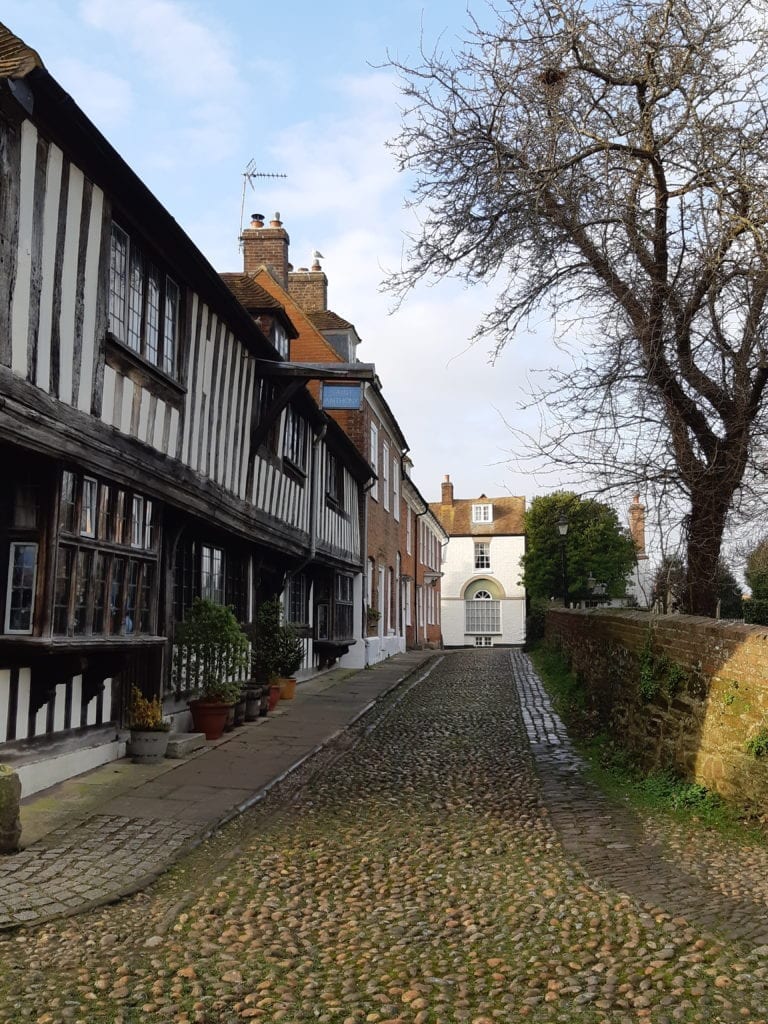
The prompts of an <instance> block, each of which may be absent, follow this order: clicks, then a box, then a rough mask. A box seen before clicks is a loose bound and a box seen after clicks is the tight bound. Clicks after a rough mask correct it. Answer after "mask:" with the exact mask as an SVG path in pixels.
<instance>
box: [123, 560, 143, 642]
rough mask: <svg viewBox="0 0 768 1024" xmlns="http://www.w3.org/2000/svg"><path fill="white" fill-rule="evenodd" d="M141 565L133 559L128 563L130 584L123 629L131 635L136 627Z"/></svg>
mask: <svg viewBox="0 0 768 1024" xmlns="http://www.w3.org/2000/svg"><path fill="white" fill-rule="evenodd" d="M140 574H141V565H140V563H139V562H135V561H133V560H131V561H130V562H129V563H128V586H127V587H126V591H125V618H124V619H123V631H124V632H125V635H126V636H130V634H131V633H133V631H134V629H135V628H136V599H137V597H138V595H139V575H140Z"/></svg>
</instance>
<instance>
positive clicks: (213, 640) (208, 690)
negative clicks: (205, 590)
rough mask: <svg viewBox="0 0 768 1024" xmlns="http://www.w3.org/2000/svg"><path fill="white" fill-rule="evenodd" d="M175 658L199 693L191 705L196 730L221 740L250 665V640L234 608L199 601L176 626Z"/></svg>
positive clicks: (191, 687)
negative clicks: (244, 672)
mask: <svg viewBox="0 0 768 1024" xmlns="http://www.w3.org/2000/svg"><path fill="white" fill-rule="evenodd" d="M176 656H177V658H179V659H180V660H181V666H182V677H183V678H185V679H186V681H187V685H188V688H189V689H192V690H197V691H199V696H197V697H195V698H193V699H192V700H190V702H189V707H190V710H191V712H192V721H193V723H194V728H195V730H196V731H198V732H204V733H205V738H206V739H207V740H214V739H218V738H219V737H220V736H221V734H222V733H223V732H224V726H225V725H226V722H227V716H228V714H229V709H230V707H231V706H232V705H233V704H235V702H236V701H237V700H238V699H239V696H240V692H241V689H242V683H241V681H240V680H238V679H237V676H239V675H241V674H242V672H243V670H244V669H245V668H247V665H248V639H247V637H246V636H245V634H244V633H243V631H242V630H241V629H240V625H239V623H238V621H237V619H236V618H235V616H234V613H233V612H232V609H231V608H225V607H223V606H222V605H218V604H215V603H214V602H213V601H208V600H203V599H202V598H196V599H195V601H194V603H193V605H192V610H191V611H190V613H189V615H188V616H187V618H186V619H185V620H184V622H180V623H179V624H178V625H177V627H176Z"/></svg>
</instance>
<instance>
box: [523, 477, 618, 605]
mask: <svg viewBox="0 0 768 1024" xmlns="http://www.w3.org/2000/svg"><path fill="white" fill-rule="evenodd" d="M561 515H565V516H566V518H567V520H568V533H567V535H566V537H565V553H566V566H567V577H568V597H569V600H570V601H579V600H582V599H584V598H586V597H588V596H591V591H590V588H589V586H588V584H587V580H588V578H589V577H590V575H591V576H593V577H594V579H595V580H597V581H598V583H604V584H606V598H611V597H622V596H623V594H624V591H625V586H626V578H627V575H628V574H629V573H630V572H631V570H632V567H633V566H634V564H635V546H634V544H633V543H632V539H631V537H630V536H629V534H628V532H627V531H626V530H625V529H623V528H622V527H621V525H620V524H619V520H618V517H617V515H616V513H615V512H614V510H613V509H612V508H610V507H609V506H608V505H604V504H602V503H601V502H599V501H594V500H593V499H591V498H585V499H582V498H580V497H579V496H578V494H573V493H572V492H570V491H556V492H555V493H554V494H547V495H543V496H541V497H537V498H534V499H533V501H532V502H531V505H530V508H529V509H528V511H527V512H526V515H525V529H526V548H527V549H526V553H525V555H524V557H523V569H524V576H523V583H524V584H525V588H526V590H527V591H528V594H529V596H530V597H531V598H538V599H540V600H545V601H546V600H549V599H550V598H552V597H561V596H562V538H561V537H560V534H559V533H558V530H557V521H558V519H559V518H560V516H561Z"/></svg>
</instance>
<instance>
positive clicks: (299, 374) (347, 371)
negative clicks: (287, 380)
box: [255, 359, 376, 381]
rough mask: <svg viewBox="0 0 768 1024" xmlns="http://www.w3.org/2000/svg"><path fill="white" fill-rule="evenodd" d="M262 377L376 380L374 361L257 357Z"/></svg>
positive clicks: (257, 365)
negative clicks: (297, 360)
mask: <svg viewBox="0 0 768 1024" xmlns="http://www.w3.org/2000/svg"><path fill="white" fill-rule="evenodd" d="M255 363H256V369H257V370H258V372H259V374H260V375H261V376H262V377H291V378H294V379H296V380H302V381H304V380H348V381H374V380H375V379H376V367H375V364H374V363H273V362H270V360H268V359H256V360H255Z"/></svg>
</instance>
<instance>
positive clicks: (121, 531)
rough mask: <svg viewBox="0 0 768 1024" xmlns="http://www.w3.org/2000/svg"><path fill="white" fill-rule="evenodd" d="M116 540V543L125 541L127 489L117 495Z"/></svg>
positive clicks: (114, 537)
mask: <svg viewBox="0 0 768 1024" xmlns="http://www.w3.org/2000/svg"><path fill="white" fill-rule="evenodd" d="M113 527H114V531H115V532H114V536H113V537H112V540H114V542H115V544H123V543H124V542H125V491H118V492H117V494H116V495H115V515H114V523H113Z"/></svg>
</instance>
